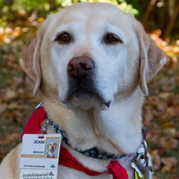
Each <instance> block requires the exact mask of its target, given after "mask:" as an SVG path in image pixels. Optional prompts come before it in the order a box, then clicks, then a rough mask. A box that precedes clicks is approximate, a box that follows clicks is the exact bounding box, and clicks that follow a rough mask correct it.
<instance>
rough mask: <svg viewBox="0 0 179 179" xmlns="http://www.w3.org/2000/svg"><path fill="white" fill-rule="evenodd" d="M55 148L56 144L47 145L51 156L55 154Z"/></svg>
mask: <svg viewBox="0 0 179 179" xmlns="http://www.w3.org/2000/svg"><path fill="white" fill-rule="evenodd" d="M56 148H57V144H56V143H55V142H50V143H49V144H48V145H47V149H48V152H50V153H51V154H53V153H54V152H55V149H56Z"/></svg>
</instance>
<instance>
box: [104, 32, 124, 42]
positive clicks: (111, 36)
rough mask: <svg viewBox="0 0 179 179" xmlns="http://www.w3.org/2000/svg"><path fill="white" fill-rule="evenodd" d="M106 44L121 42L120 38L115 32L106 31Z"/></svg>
mask: <svg viewBox="0 0 179 179" xmlns="http://www.w3.org/2000/svg"><path fill="white" fill-rule="evenodd" d="M104 41H105V43H106V44H117V43H122V40H121V39H120V38H119V37H118V36H117V35H115V34H112V33H108V34H107V35H106V36H105V39H104Z"/></svg>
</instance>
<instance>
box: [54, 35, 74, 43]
mask: <svg viewBox="0 0 179 179" xmlns="http://www.w3.org/2000/svg"><path fill="white" fill-rule="evenodd" d="M55 41H57V42H59V43H65V44H68V43H70V41H71V37H70V35H69V34H68V33H67V32H64V33H62V34H59V35H57V37H56V39H55Z"/></svg>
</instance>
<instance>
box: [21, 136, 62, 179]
mask: <svg viewBox="0 0 179 179" xmlns="http://www.w3.org/2000/svg"><path fill="white" fill-rule="evenodd" d="M61 138H62V137H61V134H45V135H43V134H24V136H23V140H22V141H23V142H22V152H21V158H20V179H57V174H58V173H57V172H58V161H59V154H60V146H61Z"/></svg>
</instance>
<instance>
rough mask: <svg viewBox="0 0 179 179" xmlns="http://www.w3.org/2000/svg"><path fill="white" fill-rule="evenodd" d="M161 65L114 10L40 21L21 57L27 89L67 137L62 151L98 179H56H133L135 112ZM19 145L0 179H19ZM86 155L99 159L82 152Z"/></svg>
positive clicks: (72, 176) (106, 7) (84, 7)
mask: <svg viewBox="0 0 179 179" xmlns="http://www.w3.org/2000/svg"><path fill="white" fill-rule="evenodd" d="M165 62H166V56H165V53H164V52H163V51H162V50H161V49H160V48H159V47H157V45H156V44H155V43H154V41H153V40H152V39H150V37H148V35H147V34H146V33H145V31H144V29H143V27H142V25H141V24H140V22H138V21H137V20H136V19H135V18H134V17H133V16H132V15H131V14H128V13H124V12H123V11H121V10H120V9H118V8H117V7H115V6H114V5H111V4H106V3H78V4H75V5H72V6H70V7H67V8H65V9H64V10H61V11H60V12H57V13H56V14H51V15H49V16H48V17H47V19H46V20H45V21H44V22H43V23H42V25H41V27H40V29H39V31H38V34H37V37H36V38H35V39H34V40H33V41H32V42H31V44H30V45H29V46H28V47H27V48H26V49H25V50H24V51H23V52H22V54H21V58H20V65H21V66H22V68H23V69H24V70H25V72H26V73H27V75H28V76H29V77H30V78H31V79H32V80H33V81H34V83H35V87H34V95H35V94H36V93H37V92H39V95H40V99H41V101H42V103H43V108H44V110H45V111H46V113H47V115H48V118H49V119H51V120H52V121H53V122H54V123H55V124H56V125H58V127H59V128H60V129H61V130H63V131H64V132H65V134H66V135H67V138H68V140H66V142H64V141H63V142H62V147H63V148H65V150H68V152H69V155H71V156H72V157H73V158H75V160H76V162H78V163H79V164H80V165H81V166H82V167H85V169H89V170H90V171H94V172H96V173H98V174H96V175H93V176H90V175H89V174H86V173H85V172H83V171H79V170H77V169H73V168H70V167H67V166H64V165H61V164H60V165H59V169H58V179H59V178H60V179H84V178H85V179H90V178H94V179H109V178H111V177H112V176H113V173H110V172H106V171H108V169H109V164H112V165H115V166H117V165H118V166H119V165H120V167H121V168H122V169H121V171H124V170H125V171H126V173H127V177H126V178H129V179H134V175H135V174H136V170H135V169H134V168H135V167H131V163H132V161H134V159H135V157H136V152H137V151H138V149H139V148H140V146H141V144H142V141H144V139H143V138H144V137H143V135H142V132H141V131H142V117H141V110H142V104H143V101H144V96H146V95H148V88H147V82H149V81H150V80H151V79H152V78H153V77H154V76H155V74H156V73H157V72H158V71H159V70H160V69H161V68H162V67H163V65H164V64H165ZM40 109H42V108H40ZM47 133H52V129H47ZM67 141H68V142H67ZM21 145H22V144H19V145H18V146H17V147H16V148H15V149H14V150H12V151H11V152H10V153H9V154H8V155H7V157H5V159H4V160H3V162H2V164H1V167H0V173H1V179H19V160H20V154H21ZM92 148H95V149H96V150H97V151H98V152H99V151H102V152H103V153H104V154H105V155H106V156H105V157H104V158H103V159H99V158H98V157H99V156H98V157H97V158H95V157H94V156H92V155H91V156H87V155H89V153H88V152H86V153H85V154H84V153H82V152H81V151H89V150H90V149H92ZM79 151H80V152H79ZM90 152H95V151H91V150H90ZM123 154H126V156H125V157H121V158H120V159H116V160H114V159H112V158H111V157H110V156H111V155H112V156H123ZM137 157H139V155H137ZM148 157H149V155H148ZM148 157H147V158H148ZM139 158H140V157H139ZM137 161H138V159H137ZM111 162H113V163H111ZM149 165H151V161H149ZM123 169H124V170H123ZM110 170H111V171H112V170H113V169H112V167H111V168H110ZM141 170H142V169H141ZM151 173H152V172H150V176H149V177H146V178H150V179H151ZM124 174H125V172H124ZM143 174H144V171H143ZM118 175H119V177H118V178H121V177H120V174H118ZM121 175H122V174H121ZM145 176H146V175H145ZM113 177H114V176H113ZM123 179H124V177H123Z"/></svg>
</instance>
